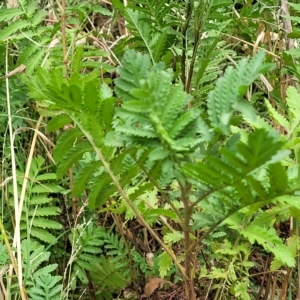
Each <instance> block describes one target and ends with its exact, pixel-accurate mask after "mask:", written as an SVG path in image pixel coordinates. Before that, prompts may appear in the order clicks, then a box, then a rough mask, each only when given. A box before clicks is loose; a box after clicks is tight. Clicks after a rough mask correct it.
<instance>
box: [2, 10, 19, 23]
mask: <svg viewBox="0 0 300 300" xmlns="http://www.w3.org/2000/svg"><path fill="white" fill-rule="evenodd" d="M23 14H24V12H23V10H22V9H21V8H19V7H15V8H8V9H5V8H4V9H3V8H1V10H0V22H2V21H8V20H11V19H13V18H17V17H19V16H21V15H23Z"/></svg>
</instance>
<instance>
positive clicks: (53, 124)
mask: <svg viewBox="0 0 300 300" xmlns="http://www.w3.org/2000/svg"><path fill="white" fill-rule="evenodd" d="M71 123H72V119H71V118H70V117H69V116H68V115H66V114H59V115H56V116H54V117H53V118H52V119H51V120H50V121H49V122H48V124H47V130H48V131H49V132H54V131H56V130H58V129H61V128H63V127H64V126H65V125H67V124H71Z"/></svg>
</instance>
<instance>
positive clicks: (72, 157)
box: [56, 142, 94, 178]
mask: <svg viewBox="0 0 300 300" xmlns="http://www.w3.org/2000/svg"><path fill="white" fill-rule="evenodd" d="M93 150H94V149H93V147H92V146H91V144H90V143H89V142H82V143H79V144H76V145H75V146H74V147H73V148H71V149H70V150H69V151H67V153H66V154H65V156H64V157H63V159H62V160H61V161H60V163H59V165H58V168H57V171H56V176H57V178H62V177H63V175H65V174H66V173H67V172H68V170H69V169H70V168H71V166H72V165H73V164H74V163H76V162H77V161H78V160H79V159H80V158H82V156H83V154H84V153H85V152H92V151H93Z"/></svg>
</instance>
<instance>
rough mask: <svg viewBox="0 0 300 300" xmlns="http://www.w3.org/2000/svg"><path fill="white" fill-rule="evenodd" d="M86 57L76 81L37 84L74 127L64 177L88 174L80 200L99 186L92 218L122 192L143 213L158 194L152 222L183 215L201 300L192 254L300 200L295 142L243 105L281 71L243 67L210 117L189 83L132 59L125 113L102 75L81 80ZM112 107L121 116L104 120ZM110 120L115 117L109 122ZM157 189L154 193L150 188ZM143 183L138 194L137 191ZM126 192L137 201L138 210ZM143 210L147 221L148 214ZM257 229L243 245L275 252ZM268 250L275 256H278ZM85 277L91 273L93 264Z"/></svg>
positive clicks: (217, 91)
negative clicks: (259, 81) (256, 84)
mask: <svg viewBox="0 0 300 300" xmlns="http://www.w3.org/2000/svg"><path fill="white" fill-rule="evenodd" d="M81 53H82V50H78V53H76V55H75V57H74V62H73V66H74V67H73V73H72V74H71V76H70V78H68V79H64V78H63V77H62V73H61V70H59V69H54V70H53V71H52V72H51V73H50V76H49V74H46V73H45V72H44V71H43V70H40V72H39V75H38V78H37V80H36V81H35V82H33V83H30V88H31V95H33V96H34V97H35V98H37V99H40V100H42V103H44V104H47V105H48V108H49V109H51V110H52V111H53V112H58V111H59V112H63V114H64V115H58V116H55V117H54V118H58V120H59V121H60V124H61V125H62V124H67V122H70V120H71V121H72V122H73V127H74V128H73V129H71V130H69V131H67V132H65V133H63V135H62V136H61V139H60V141H59V142H58V145H57V148H56V150H55V153H54V156H55V159H56V160H57V161H58V163H59V166H58V172H57V175H58V177H59V178H60V177H61V176H63V174H65V173H66V172H67V170H68V168H70V167H71V166H72V165H73V164H76V168H79V170H80V169H81V168H82V171H79V172H78V174H80V175H79V178H81V179H82V182H83V183H82V184H80V183H78V184H79V186H80V188H77V189H76V188H75V194H76V193H80V192H81V191H82V189H83V188H84V185H85V184H87V185H89V182H90V183H92V185H90V186H92V187H93V188H94V187H95V189H94V190H93V189H91V192H90V196H91V197H90V207H91V208H93V207H95V206H98V205H101V204H102V203H104V202H105V200H106V199H108V198H109V197H114V200H116V201H117V202H116V203H118V196H119V195H118V192H122V193H121V194H122V197H123V198H124V200H126V204H127V205H129V206H130V209H132V210H133V208H134V207H139V205H138V203H139V201H140V199H143V194H144V193H145V192H147V189H148V191H149V190H150V189H153V187H155V188H156V189H157V190H158V191H159V192H160V194H161V195H162V200H163V201H161V203H160V207H152V208H151V209H153V210H152V211H151V209H150V210H149V211H148V212H149V214H150V215H151V213H152V214H155V211H154V210H155V209H160V210H158V211H156V213H158V212H165V211H166V210H167V209H170V208H171V210H172V212H173V213H174V215H173V216H172V218H173V220H174V221H176V222H177V223H178V224H179V226H180V228H181V229H182V233H183V239H182V240H180V239H178V241H177V242H178V243H182V245H183V247H184V254H185V256H184V268H183V269H182V268H181V272H182V276H183V277H184V278H187V279H186V280H185V285H186V291H187V297H188V298H189V299H195V293H194V284H193V280H194V279H193V275H192V274H194V273H195V272H196V269H194V268H195V265H193V263H192V260H191V259H192V257H191V254H192V253H193V252H194V251H197V249H198V245H200V244H201V243H203V240H204V239H205V238H206V237H207V236H208V235H209V234H210V233H212V232H213V231H214V230H215V228H216V227H217V226H218V225H220V224H221V223H222V222H224V221H225V220H226V219H227V218H229V217H230V216H232V215H234V214H235V213H236V212H237V211H239V210H240V209H242V208H244V207H256V208H258V207H261V206H262V205H264V204H266V203H270V202H274V201H277V200H278V198H280V197H287V196H290V197H297V195H296V194H295V193H296V192H297V191H298V190H299V184H298V183H297V182H296V181H295V180H290V179H292V178H291V176H292V175H291V174H290V173H289V172H287V170H286V169H285V167H284V165H283V163H282V161H283V159H285V158H286V157H288V155H289V153H290V152H289V151H287V150H285V149H284V148H285V144H286V139H285V138H284V137H283V136H280V134H278V133H277V132H276V131H275V130H272V129H271V128H269V127H268V126H266V125H265V123H264V122H262V121H261V120H260V119H259V118H258V117H257V116H256V114H255V112H254V110H253V109H252V108H251V106H250V105H249V104H248V103H247V102H246V101H245V100H244V99H243V95H244V94H245V93H246V89H247V86H248V85H249V84H251V82H253V81H254V80H255V79H256V77H257V76H258V75H259V74H260V73H262V72H264V71H267V70H269V69H270V68H271V66H269V65H264V64H263V61H264V53H263V52H260V53H258V54H257V55H256V56H255V57H253V58H252V59H243V60H241V61H240V62H239V63H238V65H237V67H236V68H229V69H228V70H227V71H226V72H225V74H224V76H223V77H222V78H220V79H219V80H218V82H217V84H216V87H215V88H214V90H213V91H211V92H210V93H209V95H208V97H207V99H206V107H207V111H203V110H201V109H200V108H194V107H192V105H191V103H192V99H193V98H192V96H191V95H189V94H187V93H186V92H184V86H183V84H182V83H181V82H176V83H174V82H173V80H174V73H173V72H172V71H171V70H169V69H166V68H165V65H164V64H163V63H161V62H159V63H153V60H152V59H151V58H150V57H149V56H148V55H143V54H141V53H137V52H135V51H133V50H129V51H127V52H126V53H125V55H124V58H123V60H122V66H120V67H119V68H118V73H119V77H118V78H117V79H116V80H115V93H116V95H117V97H118V98H119V99H121V100H122V103H121V105H120V106H119V107H115V106H114V104H115V99H114V98H113V97H112V92H111V91H110V90H109V89H108V87H107V86H105V85H99V84H98V83H96V77H95V75H94V74H96V73H93V72H92V73H90V74H88V75H85V76H83V75H81V74H80V73H79V70H80V63H79V61H80V57H81ZM75 66H76V67H75ZM89 95H90V96H89ZM91 95H94V96H93V97H91ZM107 99H109V101H111V102H109V101H108V102H106V101H107ZM106 104H109V105H108V106H109V107H110V108H111V107H112V106H113V108H112V109H110V110H106V109H104V110H103V109H102V107H104V106H105V105H106ZM104 111H109V113H107V114H105V115H104V114H103V112H104ZM237 114H238V115H239V117H240V119H241V120H242V121H243V122H244V123H243V124H247V126H248V127H247V126H245V129H244V130H243V131H242V130H239V131H238V130H236V127H235V126H233V118H234V115H237ZM52 124H54V122H52ZM52 126H53V125H52ZM53 127H54V128H55V126H53ZM246 128H248V130H247V129H246ZM239 132H241V134H239ZM93 151H95V152H96V154H97V156H96V157H95V156H94V155H93V154H92V153H93ZM98 158H99V160H98ZM100 161H101V163H100ZM105 161H106V162H109V164H110V167H109V168H108V167H107V165H106V163H105ZM105 170H106V171H108V172H104V171H105ZM297 176H298V175H297ZM112 181H113V184H112ZM147 181H150V182H149V185H145V183H146V182H147ZM78 182H80V180H79V181H78ZM278 182H280V184H278ZM94 183H95V184H96V185H93V184H94ZM135 183H137V185H136V186H135V190H134V191H133V192H131V191H130V184H135ZM172 185H174V186H176V188H171V186H172ZM145 186H146V189H145V188H144V187H145ZM122 188H123V190H122ZM124 189H125V190H128V191H129V192H128V194H129V195H130V196H132V199H131V201H130V200H129V199H127V197H125V196H126V194H125V193H124ZM95 195H96V196H95ZM97 197H101V198H102V199H101V200H100V201H99V200H96V199H97ZM125 198H126V199H125ZM144 199H145V198H144ZM134 201H137V202H135V203H134ZM178 202H179V205H178ZM136 204H137V205H136ZM140 208H141V211H143V206H140ZM135 213H136V210H135ZM143 213H147V210H144V211H143ZM143 213H140V216H139V218H140V219H141V218H143V219H142V220H144V222H145V218H146V216H147V215H146V214H144V216H143ZM152 216H153V215H152ZM168 216H169V215H168ZM156 220H157V219H156ZM249 226H250V227H249V228H248V229H249V231H244V232H243V233H244V234H243V236H244V237H245V238H246V239H248V240H249V241H250V242H251V243H253V242H254V241H256V242H257V243H260V244H262V245H263V246H265V243H266V241H269V242H270V243H271V244H272V243H274V242H275V239H274V236H273V235H272V234H270V232H269V231H264V230H261V231H260V232H257V233H258V234H259V235H260V236H257V237H256V238H254V237H253V236H251V234H249V232H250V229H251V225H249ZM198 230H201V231H203V232H202V234H201V237H200V238H196V236H197V232H198ZM235 230H238V229H237V227H236V229H235ZM172 238H174V236H173V237H171V236H170V239H169V241H170V240H172ZM166 242H167V240H166ZM277 242H278V245H279V240H278V239H277ZM160 243H162V244H163V245H164V250H165V251H166V253H164V255H165V256H166V255H170V257H172V259H173V260H174V262H175V264H177V266H179V267H183V266H180V264H179V262H178V260H177V259H176V258H175V256H174V255H172V251H171V250H170V248H168V246H167V245H165V244H164V243H163V242H161V241H160ZM265 249H266V250H267V251H272V248H270V247H269V248H268V247H267V248H265ZM273 253H274V254H275V255H277V254H278V253H277V252H276V251H274V252H273ZM182 254H183V253H182ZM78 257H80V256H78ZM170 257H168V258H169V260H167V259H166V257H164V261H169V263H168V264H165V263H163V264H162V265H161V272H164V273H162V274H166V272H167V271H168V268H169V266H170ZM279 258H280V259H282V257H279ZM284 263H286V264H288V265H289V266H292V265H293V264H294V260H293V258H289V259H288V260H285V261H284ZM82 267H83V269H84V268H90V269H91V268H92V266H91V262H88V264H86V265H85V263H83V264H82ZM91 272H92V269H91ZM82 273H83V272H82ZM82 278H83V277H82Z"/></svg>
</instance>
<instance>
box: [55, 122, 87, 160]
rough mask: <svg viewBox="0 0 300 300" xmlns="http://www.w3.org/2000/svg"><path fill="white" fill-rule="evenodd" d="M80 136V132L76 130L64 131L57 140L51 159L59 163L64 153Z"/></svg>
mask: <svg viewBox="0 0 300 300" xmlns="http://www.w3.org/2000/svg"><path fill="white" fill-rule="evenodd" d="M81 136H82V132H81V131H80V130H79V129H78V128H72V129H69V130H67V131H65V132H64V133H63V134H62V135H61V136H60V137H59V139H58V141H57V143H56V146H55V149H54V152H53V158H54V160H55V161H56V162H60V160H61V159H62V158H63V156H64V155H65V154H66V152H67V151H68V150H69V149H70V148H71V147H72V146H73V144H74V142H75V141H76V139H77V138H79V137H81Z"/></svg>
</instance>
